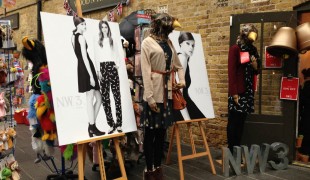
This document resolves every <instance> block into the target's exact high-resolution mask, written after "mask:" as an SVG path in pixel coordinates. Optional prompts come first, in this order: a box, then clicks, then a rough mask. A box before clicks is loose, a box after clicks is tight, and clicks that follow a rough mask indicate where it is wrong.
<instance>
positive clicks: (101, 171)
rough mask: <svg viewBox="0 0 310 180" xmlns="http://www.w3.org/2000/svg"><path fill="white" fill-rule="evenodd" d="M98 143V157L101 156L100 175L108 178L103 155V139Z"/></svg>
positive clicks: (102, 177)
mask: <svg viewBox="0 0 310 180" xmlns="http://www.w3.org/2000/svg"><path fill="white" fill-rule="evenodd" d="M96 144H97V152H98V157H99V170H100V177H101V179H103V180H105V179H107V178H106V173H105V168H104V159H103V155H102V144H101V141H96Z"/></svg>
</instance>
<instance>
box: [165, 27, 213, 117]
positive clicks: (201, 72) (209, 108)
mask: <svg viewBox="0 0 310 180" xmlns="http://www.w3.org/2000/svg"><path fill="white" fill-rule="evenodd" d="M191 34H192V35H193V37H194V39H195V49H194V52H193V55H192V56H191V57H190V60H189V63H188V66H189V68H190V77H191V85H190V87H189V89H188V93H189V96H190V97H191V99H192V100H193V101H194V103H195V104H196V106H197V107H198V108H199V110H200V111H201V112H202V113H203V114H204V115H205V117H207V118H214V117H215V116H214V109H213V103H212V98H211V93H210V86H209V80H208V73H207V68H206V64H205V56H204V53H203V46H202V41H201V36H200V34H195V33H191ZM179 35H180V31H173V32H172V33H171V34H170V35H169V38H170V40H171V41H172V43H173V46H174V47H175V49H176V51H177V52H180V45H179V41H178V38H179Z"/></svg>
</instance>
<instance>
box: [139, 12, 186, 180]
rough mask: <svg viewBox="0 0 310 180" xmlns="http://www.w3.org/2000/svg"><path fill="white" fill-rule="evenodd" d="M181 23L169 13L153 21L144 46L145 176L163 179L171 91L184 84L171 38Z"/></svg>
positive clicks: (142, 66)
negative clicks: (172, 74)
mask: <svg viewBox="0 0 310 180" xmlns="http://www.w3.org/2000/svg"><path fill="white" fill-rule="evenodd" d="M177 25H178V22H177V21H176V20H175V19H174V18H173V17H171V16H170V15H168V14H166V13H162V14H158V15H157V16H156V17H155V18H154V19H153V21H152V23H151V28H152V29H151V31H150V32H151V34H150V36H149V37H147V38H145V39H144V40H143V42H142V45H141V68H142V77H143V85H144V95H143V100H144V101H145V102H144V103H143V112H142V114H141V120H140V122H141V125H142V126H143V127H144V154H145V159H146V169H145V170H144V171H143V174H144V179H146V180H147V179H163V171H162V168H161V159H162V154H163V146H164V137H165V133H166V129H167V128H168V127H169V126H170V125H172V123H173V121H174V118H173V113H172V90H173V89H180V88H183V87H185V79H184V71H183V67H182V65H181V63H180V60H179V58H178V55H177V53H176V51H175V49H174V47H173V45H172V43H171V41H170V40H169V38H168V35H169V34H170V33H171V32H172V30H173V29H174V27H176V26H177ZM174 72H177V73H178V77H179V83H177V84H176V85H175V86H174V87H172V79H171V78H172V76H170V74H171V73H174Z"/></svg>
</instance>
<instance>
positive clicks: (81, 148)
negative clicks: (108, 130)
mask: <svg viewBox="0 0 310 180" xmlns="http://www.w3.org/2000/svg"><path fill="white" fill-rule="evenodd" d="M77 149H78V172H79V180H84V162H85V156H84V150H85V144H78V145H77Z"/></svg>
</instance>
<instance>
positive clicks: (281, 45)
mask: <svg viewBox="0 0 310 180" xmlns="http://www.w3.org/2000/svg"><path fill="white" fill-rule="evenodd" d="M267 52H268V53H269V54H271V55H273V56H276V57H283V55H290V56H294V55H297V54H298V51H297V40H296V33H295V30H294V29H293V28H291V27H281V28H280V29H279V30H278V31H277V33H276V34H275V36H274V37H273V39H272V41H271V44H270V46H268V47H267Z"/></svg>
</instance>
